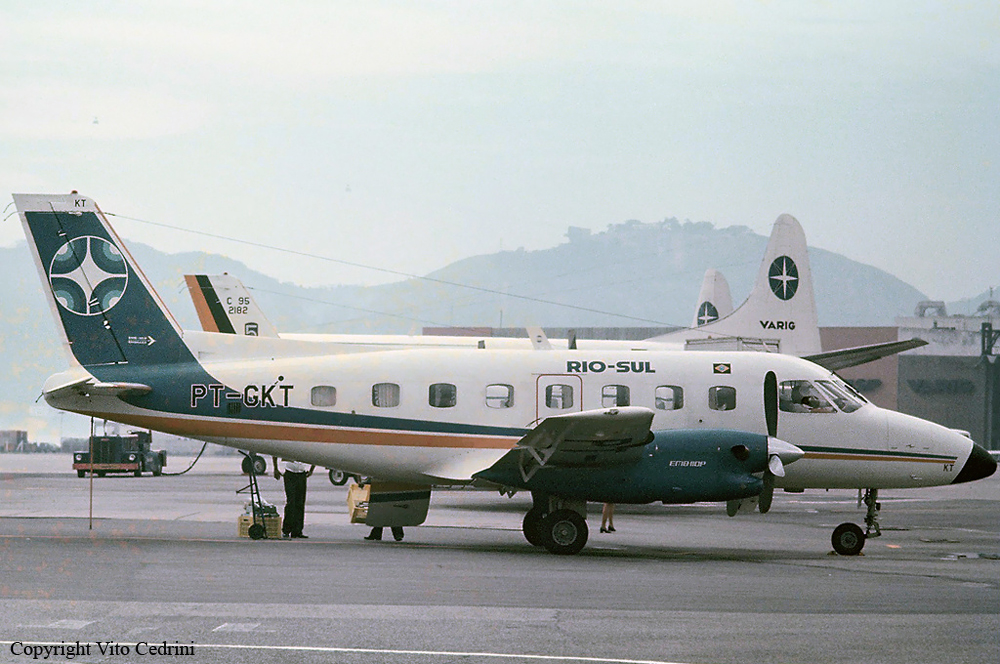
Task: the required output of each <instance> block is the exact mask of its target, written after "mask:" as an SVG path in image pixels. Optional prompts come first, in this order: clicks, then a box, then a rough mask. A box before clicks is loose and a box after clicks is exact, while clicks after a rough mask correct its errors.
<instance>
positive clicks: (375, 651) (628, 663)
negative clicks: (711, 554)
mask: <svg viewBox="0 0 1000 664" xmlns="http://www.w3.org/2000/svg"><path fill="white" fill-rule="evenodd" d="M15 643H17V644H21V645H26V646H59V645H62V646H65V645H66V642H65V641H0V644H2V645H4V646H7V647H10V646H13V645H14V644H15ZM157 645H158V644H157ZM167 645H171V646H172V645H177V646H184V647H187V648H194V649H195V650H197V649H199V648H203V649H205V650H208V649H216V650H257V651H268V652H302V653H310V652H315V653H341V654H348V653H352V654H360V655H412V656H418V657H482V658H489V659H514V660H518V659H521V660H526V661H549V662H592V663H594V664H687V663H685V662H668V661H665V660H660V659H622V658H617V657H588V656H585V655H526V654H519V653H501V652H461V651H454V650H399V649H393V648H338V647H333V646H329V647H328V646H261V645H244V644H226V643H170V644H167Z"/></svg>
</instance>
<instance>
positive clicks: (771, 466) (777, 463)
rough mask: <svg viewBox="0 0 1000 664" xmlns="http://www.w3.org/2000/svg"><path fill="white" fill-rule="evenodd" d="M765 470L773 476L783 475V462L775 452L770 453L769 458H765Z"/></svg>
mask: <svg viewBox="0 0 1000 664" xmlns="http://www.w3.org/2000/svg"><path fill="white" fill-rule="evenodd" d="M767 471H768V473H770V474H771V475H774V476H775V477H784V476H785V464H783V463H781V457H780V456H778V455H777V454H772V455H771V458H770V459H768V460H767Z"/></svg>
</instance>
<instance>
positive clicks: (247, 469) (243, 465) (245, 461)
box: [240, 456, 253, 475]
mask: <svg viewBox="0 0 1000 664" xmlns="http://www.w3.org/2000/svg"><path fill="white" fill-rule="evenodd" d="M252 463H253V459H252V458H251V457H248V456H245V457H243V461H241V462H240V468H242V469H243V474H244V475H249V474H250V464H252Z"/></svg>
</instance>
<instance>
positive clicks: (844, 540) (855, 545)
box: [831, 523, 868, 556]
mask: <svg viewBox="0 0 1000 664" xmlns="http://www.w3.org/2000/svg"><path fill="white" fill-rule="evenodd" d="M831 539H832V541H833V550H834V551H836V552H837V553H839V554H840V555H842V556H856V555H858V554H860V553H861V549H863V548H865V540H866V539H868V538H867V537H866V536H865V532H864V531H863V530H861V526H859V525H857V524H856V523H842V524H840V525H839V526H837V527H836V528H834V529H833V537H832V538H831Z"/></svg>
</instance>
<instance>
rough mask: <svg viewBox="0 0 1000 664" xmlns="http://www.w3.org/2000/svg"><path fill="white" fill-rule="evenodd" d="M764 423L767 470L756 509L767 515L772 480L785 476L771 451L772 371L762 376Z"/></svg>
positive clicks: (774, 433) (774, 416)
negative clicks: (765, 427) (765, 424)
mask: <svg viewBox="0 0 1000 664" xmlns="http://www.w3.org/2000/svg"><path fill="white" fill-rule="evenodd" d="M764 421H765V422H766V423H767V454H768V457H767V470H765V471H764V489H763V490H762V491H761V492H760V499H759V500H758V502H757V509H758V511H760V513H761V514H767V511H768V510H770V509H771V501H772V500H773V499H774V478H775V477H784V476H785V465H784V464H783V463H782V462H781V457H780V456H779V455H778V454H776V453H775V452H776V450H772V444H771V441H772V440H775V439H777V437H778V378H777V377H776V376H775V375H774V372H773V371H768V372H767V374H765V376H764Z"/></svg>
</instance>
